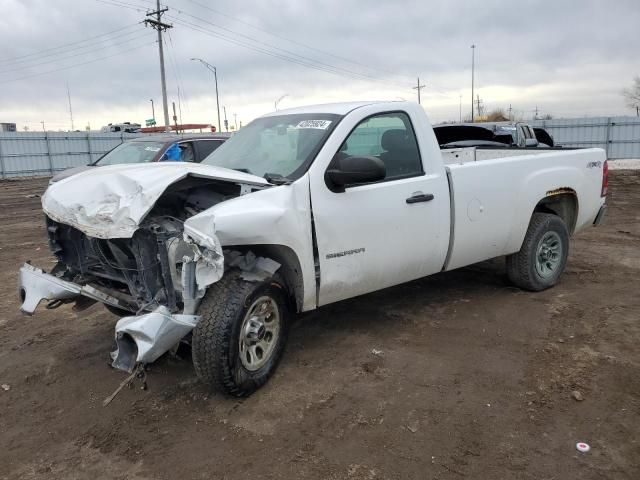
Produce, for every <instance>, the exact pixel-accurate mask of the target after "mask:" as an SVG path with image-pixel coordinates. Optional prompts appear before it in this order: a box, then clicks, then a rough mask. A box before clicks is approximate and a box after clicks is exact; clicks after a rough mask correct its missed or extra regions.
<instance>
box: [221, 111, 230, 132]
mask: <svg viewBox="0 0 640 480" xmlns="http://www.w3.org/2000/svg"><path fill="white" fill-rule="evenodd" d="M222 110H223V111H224V128H225V130H226V131H227V132H228V131H229V122H228V121H227V107H224V106H223V107H222Z"/></svg>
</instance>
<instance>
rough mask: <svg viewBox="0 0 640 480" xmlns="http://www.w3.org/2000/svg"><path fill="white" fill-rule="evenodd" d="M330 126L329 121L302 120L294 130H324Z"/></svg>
mask: <svg viewBox="0 0 640 480" xmlns="http://www.w3.org/2000/svg"><path fill="white" fill-rule="evenodd" d="M329 125H331V120H302V121H301V122H300V123H298V125H296V128H318V129H320V130H326V129H327V127H328V126H329Z"/></svg>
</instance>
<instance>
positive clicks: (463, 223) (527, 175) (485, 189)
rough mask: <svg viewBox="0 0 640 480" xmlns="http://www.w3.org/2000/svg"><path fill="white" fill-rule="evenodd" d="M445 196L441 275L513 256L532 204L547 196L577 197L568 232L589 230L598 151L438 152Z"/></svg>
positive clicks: (598, 182)
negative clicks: (447, 212)
mask: <svg viewBox="0 0 640 480" xmlns="http://www.w3.org/2000/svg"><path fill="white" fill-rule="evenodd" d="M442 153H443V157H444V159H445V164H446V167H445V168H446V171H447V176H448V179H449V188H450V192H451V212H452V213H451V222H452V227H453V228H452V229H451V239H450V247H449V253H448V255H447V261H446V263H445V268H444V269H445V270H451V269H454V268H458V267H462V266H465V265H469V264H472V263H475V262H480V261H483V260H487V259H489V258H494V257H498V256H501V255H508V254H511V253H514V252H517V251H518V250H519V249H520V246H521V245H522V241H523V239H524V236H525V233H526V230H527V227H528V224H529V220H530V218H531V215H532V213H533V211H534V209H535V207H536V205H537V202H538V201H539V200H540V199H542V198H544V197H548V196H549V195H554V194H572V195H575V196H576V197H577V202H578V209H577V210H578V215H577V219H576V222H575V225H568V226H567V227H568V228H569V230H570V232H574V231H576V232H577V231H579V230H581V229H583V228H585V227H586V226H589V225H591V224H593V221H594V219H595V217H596V215H597V213H598V211H599V209H600V206H601V205H602V204H603V203H604V198H601V197H600V189H601V187H602V166H603V164H604V161H605V160H606V157H605V154H604V151H603V150H601V149H595V148H594V149H580V150H564V149H563V150H542V149H540V150H539V151H532V150H518V149H509V150H507V149H504V150H502V149H495V150H485V149H475V148H463V149H452V150H444V151H443V152H442Z"/></svg>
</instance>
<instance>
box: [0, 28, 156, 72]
mask: <svg viewBox="0 0 640 480" xmlns="http://www.w3.org/2000/svg"><path fill="white" fill-rule="evenodd" d="M136 33H137V34H138V35H137V36H135V37H133V38H129V39H127V40H125V41H123V42H117V43H112V44H110V45H109V46H110V47H117V46H120V45H125V44H127V43H131V42H132V41H134V40H137V39H139V38H142V37H146V36H147V33H145V34H143V35H139V33H140V32H129V33H127V34H125V35H123V36H122V37H121V38H120V39H122V38H123V37H126V36H129V35H133V34H136ZM85 48H88V47H87V46H85V47H79V48H76V49H74V50H78V49H85ZM103 49H104V46H102V47H100V48H91V49H89V50H87V51H85V52H79V53H75V54H73V55H67V56H64V57H55V58H50V59H49V60H45V61H42V62H38V63H34V64H32V65H23V66H21V67H17V68H11V69H9V70H0V75H2V74H6V73H10V72H18V71H20V70H27V69H30V68H36V67H39V66H41V65H46V64H48V63H56V62H62V61H65V60H68V59H70V58H74V57H80V56H82V55H88V54H90V53H93V52H98V51H101V50H103Z"/></svg>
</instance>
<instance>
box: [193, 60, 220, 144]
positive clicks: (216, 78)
mask: <svg viewBox="0 0 640 480" xmlns="http://www.w3.org/2000/svg"><path fill="white" fill-rule="evenodd" d="M191 60H197V61H198V62H200V63H201V64H202V65H204V66H205V67H206V68H207V69H208V70H210V71H212V72H213V78H214V80H215V82H216V109H217V110H218V131H219V132H221V131H222V123H220V100H219V99H218V70H217V69H216V67H214V66H213V65H211V64H210V63H208V62H205V61H204V60H202V59H201V58H192V59H191Z"/></svg>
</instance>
